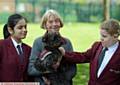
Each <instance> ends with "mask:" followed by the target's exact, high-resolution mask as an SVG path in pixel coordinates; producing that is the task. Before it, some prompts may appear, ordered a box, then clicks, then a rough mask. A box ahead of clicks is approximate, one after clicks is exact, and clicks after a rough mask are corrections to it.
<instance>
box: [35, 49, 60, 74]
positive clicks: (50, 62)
mask: <svg viewBox="0 0 120 85" xmlns="http://www.w3.org/2000/svg"><path fill="white" fill-rule="evenodd" d="M39 57H41V58H37V60H36V62H35V67H36V68H37V69H38V70H40V71H42V72H43V73H44V72H50V73H51V72H54V71H56V70H57V68H58V67H59V65H58V63H60V62H61V59H62V55H61V52H60V51H59V50H55V51H53V52H52V51H47V50H44V51H43V52H42V53H41V54H40V56H39ZM55 65H56V66H55Z"/></svg>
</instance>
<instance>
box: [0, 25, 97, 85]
mask: <svg viewBox="0 0 120 85" xmlns="http://www.w3.org/2000/svg"><path fill="white" fill-rule="evenodd" d="M0 28H1V29H0V38H1V39H2V38H3V34H2V28H3V24H1V25H0ZM44 32H45V30H43V29H40V25H39V24H28V35H27V38H26V39H24V42H25V43H27V44H29V45H30V46H32V44H33V41H34V39H35V38H37V37H39V36H41V35H42V34H44ZM60 32H61V34H62V35H63V36H64V37H67V38H69V39H70V40H71V42H72V45H73V48H74V51H80V52H82V51H85V50H86V49H88V48H89V47H90V46H91V45H92V44H93V42H94V41H96V40H99V24H96V23H66V24H65V26H64V27H63V28H61V31H60ZM77 67H78V68H77V75H76V76H75V78H74V85H87V82H88V79H89V64H79V65H77Z"/></svg>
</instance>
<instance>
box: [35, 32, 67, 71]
mask: <svg viewBox="0 0 120 85" xmlns="http://www.w3.org/2000/svg"><path fill="white" fill-rule="evenodd" d="M42 42H43V43H44V47H45V50H44V51H43V52H41V54H40V56H39V57H40V58H39V59H38V61H37V63H36V67H37V66H38V69H39V70H41V71H54V70H56V69H57V65H56V64H58V63H60V61H61V59H62V53H61V52H60V51H59V50H58V47H60V46H61V45H63V44H65V40H64V39H63V38H62V37H61V36H60V34H59V33H56V32H47V33H46V34H45V35H44V36H43V38H42Z"/></svg>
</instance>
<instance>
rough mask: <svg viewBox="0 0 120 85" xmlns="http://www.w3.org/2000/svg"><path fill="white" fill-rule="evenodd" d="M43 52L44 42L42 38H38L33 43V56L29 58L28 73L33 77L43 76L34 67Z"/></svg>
mask: <svg viewBox="0 0 120 85" xmlns="http://www.w3.org/2000/svg"><path fill="white" fill-rule="evenodd" d="M41 51H42V41H41V38H37V39H36V40H35V41H34V43H33V47H32V50H31V55H30V58H29V65H28V73H29V75H31V76H40V74H41V72H40V71H38V70H37V69H36V68H35V67H34V62H35V61H36V59H37V56H38V55H39V53H40V52H41Z"/></svg>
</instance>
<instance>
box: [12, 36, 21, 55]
mask: <svg viewBox="0 0 120 85" xmlns="http://www.w3.org/2000/svg"><path fill="white" fill-rule="evenodd" d="M11 39H12V42H13V45H14V46H15V49H16V50H17V53H18V54H19V51H18V48H17V46H18V45H20V49H21V50H22V47H21V45H22V43H19V44H18V43H17V42H16V41H15V40H14V39H13V38H12V37H11ZM22 51H23V50H22Z"/></svg>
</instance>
